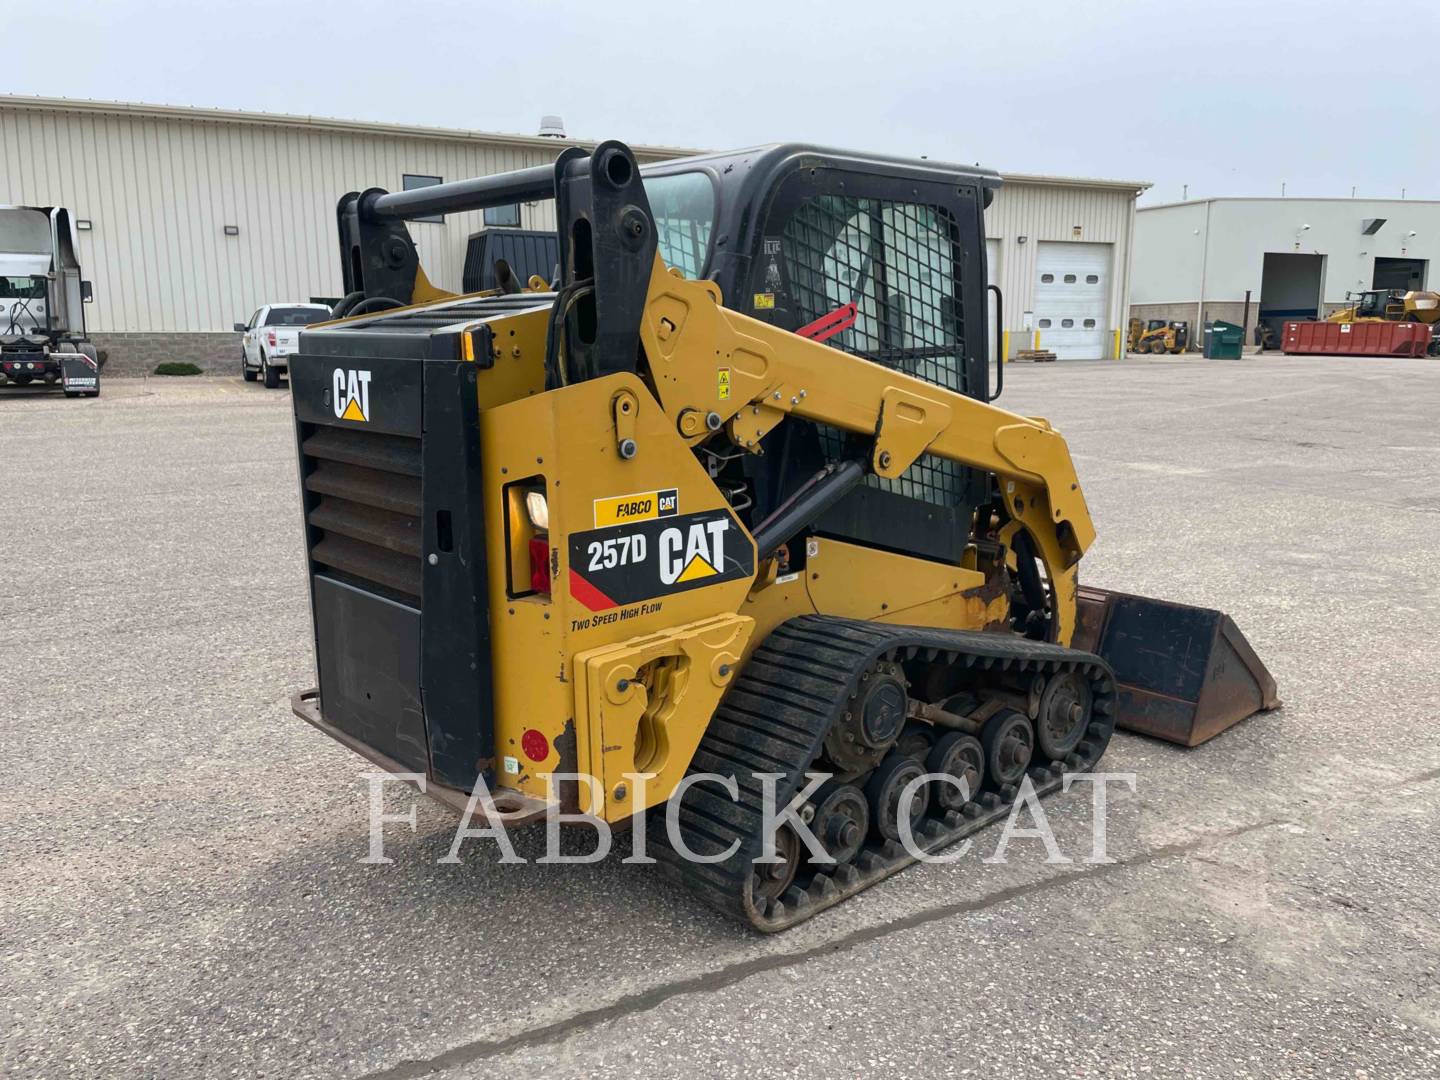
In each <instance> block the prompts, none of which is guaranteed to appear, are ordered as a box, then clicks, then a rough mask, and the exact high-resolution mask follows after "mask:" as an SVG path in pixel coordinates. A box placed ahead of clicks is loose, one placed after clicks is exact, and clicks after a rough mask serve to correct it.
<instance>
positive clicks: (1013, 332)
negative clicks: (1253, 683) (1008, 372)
mask: <svg viewBox="0 0 1440 1080" xmlns="http://www.w3.org/2000/svg"><path fill="white" fill-rule="evenodd" d="M1135 196H1136V191H1135V190H1130V189H1115V188H1102V187H1095V188H1087V187H1083V186H1080V185H1079V184H1058V183H1057V184H1048V183H1044V182H1032V181H1028V180H1016V179H1007V180H1006V182H1005V185H1004V186H1003V187H1002V188H1001V189H1000V190H999V192H997V193H996V196H995V201H994V202H993V203H992V204H991V206H990V209H989V210H987V211H986V212H985V233H986V235H987V236H989V237H991V238H993V239H996V240H998V241H999V243H1000V247H1001V250H1000V260H999V262H1000V287H1001V288H1002V289H1003V290H1004V291H1005V322H1006V329H1008V330H1009V331H1010V352H1011V354H1012V355H1013V354H1014V353H1015V352H1016V351H1018V350H1020V349H1024V348H1029V347H1030V342H1029V339H1027V338H1026V337H1025V335H1024V333H1023V332H1022V327H1023V324H1024V316H1025V312H1027V311H1034V310H1035V284H1036V275H1037V270H1036V264H1035V260H1036V256H1037V253H1038V251H1039V249H1040V242H1041V241H1063V242H1074V241H1079V242H1081V243H1086V244H1111V245H1113V246H1114V255H1113V260H1112V263H1111V266H1112V268H1113V270H1112V273H1113V278H1112V280H1113V282H1114V287H1113V288H1112V289H1111V290H1110V305H1109V318H1108V322H1109V325H1110V328H1111V329H1112V330H1113V329H1114V328H1117V327H1121V328H1123V327H1124V325H1125V313H1126V310H1127V304H1126V297H1127V296H1128V295H1129V291H1130V279H1129V266H1130V248H1131V238H1132V236H1133V233H1134V222H1135ZM1077 225H1078V226H1079V227H1080V235H1078V236H1077V235H1075V227H1076V226H1077ZM1022 236H1023V237H1025V243H1023V244H1022V243H1020V242H1019V238H1020V237H1022Z"/></svg>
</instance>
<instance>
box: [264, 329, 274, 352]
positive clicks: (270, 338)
mask: <svg viewBox="0 0 1440 1080" xmlns="http://www.w3.org/2000/svg"><path fill="white" fill-rule="evenodd" d="M265 340H266V341H268V342H270V347H271V348H272V349H273V348H274V347H275V331H274V330H266V331H265Z"/></svg>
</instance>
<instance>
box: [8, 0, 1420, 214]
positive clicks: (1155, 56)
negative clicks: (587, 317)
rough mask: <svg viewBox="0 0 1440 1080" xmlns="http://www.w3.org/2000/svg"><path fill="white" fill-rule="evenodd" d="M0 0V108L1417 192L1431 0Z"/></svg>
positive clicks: (1201, 183)
mask: <svg viewBox="0 0 1440 1080" xmlns="http://www.w3.org/2000/svg"><path fill="white" fill-rule="evenodd" d="M0 3H3V5H4V15H3V18H0V24H3V26H4V32H3V34H0V40H3V41H4V42H5V43H6V46H7V47H6V51H5V59H4V62H3V63H0V91H3V92H8V93H23V94H44V95H53V96H64V97H84V98H97V99H110V100H124V101H144V102H152V103H160V104H174V105H208V106H218V107H222V108H239V109H259V110H265V111H272V112H288V113H302V114H312V115H319V116H334V117H344V118H348V119H364V120H388V121H396V122H404V123H415V124H435V125H440V126H446V127H465V128H477V129H482V130H492V131H517V132H522V133H533V132H534V131H535V129H536V127H537V124H538V121H539V117H540V115H541V114H542V113H559V114H560V115H562V116H563V117H564V118H565V123H566V127H567V129H568V131H569V133H570V134H572V135H577V136H585V137H591V138H621V139H625V140H627V141H631V142H636V143H663V144H670V145H680V146H696V147H705V148H713V149H725V148H731V147H737V146H746V145H752V144H755V143H760V142H770V141H775V140H784V139H803V140H807V141H812V142H820V143H828V144H831V145H840V146H852V147H857V148H862V149H867V150H879V151H890V152H896V153H902V154H927V155H929V156H930V157H932V158H946V159H950V160H957V161H966V162H974V161H978V162H980V163H982V164H984V165H988V166H991V167H993V168H997V169H1000V170H1001V171H1002V172H1003V171H1005V170H1011V171H1015V172H1047V173H1063V174H1071V175H1081V176H1103V177H1122V178H1126V179H1141V180H1150V181H1153V182H1154V184H1155V189H1154V190H1153V191H1152V192H1151V193H1150V194H1149V195H1148V196H1147V197H1146V199H1145V202H1160V201H1170V200H1174V199H1179V198H1180V197H1181V185H1183V184H1188V185H1189V192H1190V196H1191V197H1192V198H1193V197H1196V196H1199V195H1278V194H1280V185H1281V183H1282V182H1284V183H1286V185H1287V188H1286V190H1287V192H1288V193H1289V194H1291V195H1332V196H1348V195H1349V194H1350V191H1351V188H1352V187H1354V188H1356V189H1357V191H1358V194H1359V195H1361V196H1375V197H1384V198H1395V197H1399V196H1400V194H1401V189H1402V188H1405V189H1406V190H1407V194H1408V196H1409V197H1411V198H1440V139H1437V138H1436V133H1437V131H1440V125H1437V118H1440V116H1437V114H1440V105H1437V102H1440V94H1437V93H1436V80H1435V77H1434V75H1433V73H1432V71H1431V63H1432V59H1433V54H1434V51H1435V43H1436V41H1437V35H1440V5H1437V4H1434V3H1419V4H1411V5H1402V7H1400V8H1394V9H1393V10H1391V11H1390V12H1389V14H1387V13H1386V12H1385V11H1383V10H1381V9H1380V8H1378V7H1376V6H1375V5H1368V4H1364V3H1356V2H1355V0H1344V2H1341V0H1309V2H1299V0H1250V2H1244V0H1208V2H1205V3H1197V2H1191V0H1180V2H1170V3H1165V2H1147V0H1088V2H1085V0H1080V2H1063V0H1026V2H1024V3H1004V2H1003V0H1002V2H999V3H984V4H971V3H967V2H962V0H956V2H953V3H949V4H946V3H932V2H930V0H881V2H878V3H876V2H866V3H861V2H857V0H831V2H829V3H816V2H809V0H799V2H797V0H792V2H785V0H770V2H768V3H756V2H753V0H716V2H714V3H710V4H698V3H688V2H686V0H669V2H657V0H603V2H592V3H574V2H571V0H548V2H545V3H526V2H525V0H505V2H504V3H486V2H483V0H470V2H468V3H462V2H452V0H443V2H435V3H427V2H422V0H411V2H408V3H398V2H394V3H380V2H377V0H347V2H346V3H343V4H322V3H307V2H305V0H289V2H286V3H279V2H275V0H247V2H245V3H235V2H232V0H209V2H207V0H199V2H196V0H178V2H177V0H105V2H103V3H95V2H93V0H92V2H90V3H84V4H77V3H70V2H68V0H47V2H42V3H25V4H21V3H16V2H14V0H0ZM57 34H58V35H59V36H60V37H61V39H62V42H63V44H62V47H61V49H60V51H59V53H58V54H57V52H56V51H55V50H54V49H53V48H52V47H51V46H52V45H53V44H55V42H54V40H53V39H54V38H55V36H56V35H57ZM25 41H30V42H34V43H35V47H34V48H22V47H19V43H22V42H25ZM57 55H58V56H60V57H61V58H62V59H61V61H60V62H58V63H57Z"/></svg>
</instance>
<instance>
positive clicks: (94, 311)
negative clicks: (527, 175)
mask: <svg viewBox="0 0 1440 1080" xmlns="http://www.w3.org/2000/svg"><path fill="white" fill-rule="evenodd" d="M560 149H561V144H557V145H556V146H555V147H554V148H553V149H551V148H550V147H548V146H539V147H533V148H531V147H523V146H522V147H517V146H507V145H504V144H503V143H499V144H491V145H487V144H486V143H484V142H483V141H481V140H478V139H477V140H460V139H455V138H430V139H427V138H417V137H408V136H407V137H397V136H395V135H392V134H388V133H376V134H373V135H372V134H365V133H361V132H340V131H327V130H323V129H307V128H301V127H296V126H287V125H283V124H265V123H260V122H255V123H236V122H231V121H214V120H205V119H195V120H188V119H168V118H163V117H147V116H134V115H124V114H107V113H103V112H92V111H85V112H66V111H60V110H46V109H29V108H13V107H7V106H5V105H4V104H3V103H0V202H9V203H27V204H31V205H59V206H68V207H69V208H70V209H71V210H72V211H73V213H74V216H75V217H77V218H84V219H88V220H89V221H91V222H92V223H93V227H92V229H91V230H90V231H88V232H80V233H79V234H78V240H79V256H80V260H81V265H82V266H83V268H84V272H85V276H86V277H87V278H89V279H90V280H91V281H93V282H94V283H95V303H94V304H92V305H91V306H90V308H89V309H88V311H87V313H86V314H87V321H88V324H89V328H90V329H91V330H92V331H97V332H116V331H161V332H163V331H208V330H228V329H229V328H230V326H231V324H233V323H235V322H240V321H244V320H246V319H248V318H249V316H250V314H251V312H253V311H254V310H255V309H256V308H257V307H259V306H260V305H261V304H264V303H269V302H272V301H282V300H305V299H307V298H308V297H311V296H337V295H339V293H340V289H341V284H340V269H339V252H338V247H339V237H338V234H337V231H336V225H335V202H336V200H337V199H338V198H339V197H340V196H341V195H343V194H344V193H345V192H347V191H361V190H364V189H365V188H368V187H382V188H386V189H388V190H390V191H399V190H400V189H401V187H402V177H403V175H404V174H405V173H418V174H423V175H430V176H440V177H442V178H443V179H445V180H459V179H464V178H466V177H471V176H481V175H485V174H487V173H496V172H504V171H506V170H509V169H520V168H525V167H527V166H531V165H542V164H545V163H546V162H549V161H553V160H554V158H555V156H556V154H558V153H559V151H560ZM656 156H658V155H656ZM650 159H652V158H651V157H650V156H642V160H650ZM481 223H482V222H481V215H480V214H479V213H467V214H451V215H449V216H448V217H447V218H446V220H445V222H444V224H432V223H427V222H415V223H413V224H412V225H411V232H412V235H413V236H414V238H415V242H416V244H417V246H418V247H419V249H420V258H421V262H422V263H423V264H424V266H425V270H426V273H427V274H429V275H430V278H431V280H432V281H434V282H435V283H436V284H437V285H439V286H441V287H442V288H450V289H458V288H459V287H460V275H461V270H462V268H463V263H464V258H465V243H466V240H467V238H468V237H469V235H470V233H471V232H473V231H474V230H476V229H478V228H480V226H481ZM521 224H522V225H524V226H526V227H533V228H553V227H554V213H553V207H552V204H551V203H549V202H548V201H545V202H539V203H534V204H528V205H525V206H523V207H522V208H521ZM226 225H236V226H238V227H239V229H240V235H239V236H226V235H225V234H224V227H225V226H226Z"/></svg>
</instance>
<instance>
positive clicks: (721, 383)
mask: <svg viewBox="0 0 1440 1080" xmlns="http://www.w3.org/2000/svg"><path fill="white" fill-rule="evenodd" d="M715 385H716V387H717V389H718V390H719V392H720V400H721V401H724V400H726V399H727V398H728V397H729V396H730V369H729V368H728V367H722V368H720V369H718V370H717V371H716V372H715Z"/></svg>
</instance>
